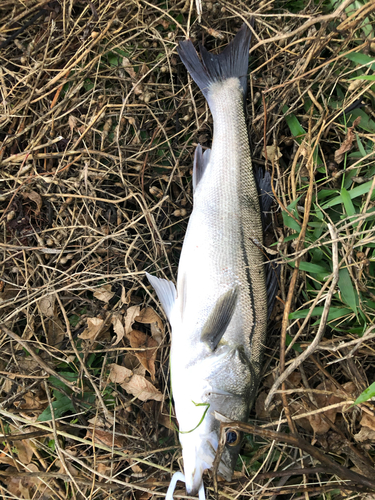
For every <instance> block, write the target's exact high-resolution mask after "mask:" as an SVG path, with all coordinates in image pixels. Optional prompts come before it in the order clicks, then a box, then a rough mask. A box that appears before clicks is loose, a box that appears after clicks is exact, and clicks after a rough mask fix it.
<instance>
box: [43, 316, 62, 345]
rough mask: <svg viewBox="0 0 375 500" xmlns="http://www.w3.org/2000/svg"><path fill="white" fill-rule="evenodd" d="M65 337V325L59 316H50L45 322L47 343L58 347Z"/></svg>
mask: <svg viewBox="0 0 375 500" xmlns="http://www.w3.org/2000/svg"><path fill="white" fill-rule="evenodd" d="M64 338H65V326H64V325H63V323H62V321H61V320H60V318H57V317H56V318H51V319H49V320H48V322H47V339H48V345H51V346H56V347H59V346H61V344H62V343H63V341H64Z"/></svg>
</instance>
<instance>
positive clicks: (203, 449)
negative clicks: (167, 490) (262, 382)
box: [178, 348, 254, 495]
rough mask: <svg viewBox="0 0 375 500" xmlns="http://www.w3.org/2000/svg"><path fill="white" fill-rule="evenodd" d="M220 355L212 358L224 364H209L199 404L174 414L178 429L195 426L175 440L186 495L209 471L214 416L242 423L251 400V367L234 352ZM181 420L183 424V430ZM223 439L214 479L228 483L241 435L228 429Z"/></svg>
mask: <svg viewBox="0 0 375 500" xmlns="http://www.w3.org/2000/svg"><path fill="white" fill-rule="evenodd" d="M221 351H223V352H220V351H219V352H218V353H216V354H217V355H218V358H224V359H221V361H225V362H224V363H222V362H221V363H219V362H217V363H213V366H214V369H213V370H212V372H211V374H210V376H209V377H207V378H206V382H207V384H206V385H205V386H204V387H202V391H203V393H202V394H201V396H200V398H199V401H200V404H195V403H194V405H193V404H191V405H190V407H186V410H185V412H184V416H183V417H181V418H180V415H181V412H178V414H179V423H180V429H187V428H188V427H187V425H188V423H187V422H188V419H189V421H190V424H191V422H197V423H198V425H197V426H196V427H195V428H193V429H191V430H190V431H188V432H181V433H180V436H179V437H180V442H181V445H182V454H183V459H184V475H185V482H186V490H187V492H188V494H189V495H196V494H197V493H198V491H199V488H200V486H201V484H202V480H203V479H202V476H203V472H204V471H205V470H206V469H212V467H213V463H214V460H215V457H216V452H217V449H218V445H219V441H220V433H221V431H220V420H218V418H217V414H220V415H221V416H223V418H224V420H225V421H226V420H228V421H234V420H235V421H246V420H247V418H248V413H249V406H250V404H251V403H252V399H253V394H252V391H251V387H253V386H254V380H253V379H252V377H253V372H252V369H251V366H250V365H249V363H248V362H247V360H244V358H243V356H242V355H241V354H239V353H238V352H236V351H237V350H235V349H228V348H224V349H222V350H221ZM215 361H217V360H215ZM215 364H216V366H215ZM251 382H253V383H251ZM197 400H198V398H197ZM193 415H194V416H193ZM192 416H193V418H192ZM182 420H185V422H184V423H185V425H184V426H183V427H182V426H181V423H182ZM225 439H226V442H225V447H224V450H223V453H222V455H221V459H220V463H219V466H218V475H219V476H221V477H223V478H224V479H225V480H226V481H230V480H231V479H232V475H233V470H234V467H235V465H236V462H237V458H238V454H239V452H240V449H241V445H242V433H241V432H239V431H237V430H236V429H232V428H229V429H228V430H227V431H226V435H225Z"/></svg>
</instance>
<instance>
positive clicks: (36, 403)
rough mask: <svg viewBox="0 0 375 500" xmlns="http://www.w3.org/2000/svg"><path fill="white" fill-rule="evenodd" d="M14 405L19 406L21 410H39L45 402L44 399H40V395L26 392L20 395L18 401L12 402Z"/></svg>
mask: <svg viewBox="0 0 375 500" xmlns="http://www.w3.org/2000/svg"><path fill="white" fill-rule="evenodd" d="M14 406H16V407H17V408H21V409H22V410H40V409H44V407H45V404H44V401H41V400H40V397H39V396H38V395H37V394H34V393H32V392H27V393H26V394H24V395H23V396H22V399H20V401H18V402H15V403H14Z"/></svg>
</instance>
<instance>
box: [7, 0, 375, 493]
mask: <svg viewBox="0 0 375 500" xmlns="http://www.w3.org/2000/svg"><path fill="white" fill-rule="evenodd" d="M1 9H2V27H1V29H0V52H1V56H2V65H1V68H0V88H1V92H2V100H1V103H0V108H1V111H0V141H1V142H0V168H1V182H0V221H1V224H2V233H1V234H2V236H1V239H0V250H1V277H0V280H1V281H0V325H1V335H2V338H1V340H2V359H1V360H0V377H1V382H2V383H1V386H0V387H1V394H0V398H1V400H0V403H1V408H0V414H1V417H2V434H3V440H2V445H1V450H0V451H1V454H0V462H2V463H3V464H4V467H7V468H6V469H5V470H4V473H5V475H1V476H0V483H1V488H2V490H3V491H4V492H5V493H4V494H7V495H9V496H12V495H13V496H17V497H18V498H39V499H41V498H56V499H57V498H59V499H62V498H68V497H69V498H70V497H74V498H85V497H87V498H88V497H90V498H93V499H94V498H98V499H99V498H107V497H108V494H110V495H111V496H112V498H116V499H117V498H122V497H123V495H124V493H125V494H128V493H130V492H133V493H134V495H135V496H136V497H137V499H138V500H148V499H149V498H151V496H153V495H158V494H164V493H165V491H166V488H167V485H168V482H169V479H170V472H171V471H174V470H178V468H179V463H178V460H179V458H180V451H179V445H178V436H177V434H176V431H175V425H174V416H173V407H170V402H171V398H172V395H171V394H170V389H169V386H170V380H169V361H168V359H169V326H168V324H167V322H166V320H165V317H164V315H163V313H162V312H160V311H161V309H160V305H159V303H158V301H157V299H156V297H155V295H154V294H153V291H152V290H151V288H150V287H149V285H148V283H147V282H146V280H145V279H144V277H143V272H144V271H147V272H151V273H153V274H157V275H158V276H159V277H167V278H169V279H172V280H174V278H175V276H176V271H177V264H178V259H179V253H180V250H181V245H182V241H183V237H184V234H185V231H186V224H187V220H188V216H189V214H190V213H191V209H192V188H191V168H192V158H193V154H194V149H195V146H196V144H197V142H201V143H202V145H203V147H210V144H211V140H212V119H211V117H210V115H209V114H208V113H207V108H206V104H205V102H204V99H203V98H202V96H201V95H200V93H199V92H197V89H196V87H195V86H194V85H192V84H191V82H189V79H188V78H187V75H186V73H185V72H184V70H183V69H182V66H181V64H180V63H179V60H178V57H177V54H176V45H177V43H178V42H179V41H180V40H182V39H184V38H185V37H186V35H188V36H190V37H191V38H192V40H193V41H194V42H198V41H202V39H203V38H204V44H205V45H206V46H207V47H208V49H209V50H218V49H219V47H222V46H224V45H226V43H227V42H228V41H229V40H230V39H231V37H232V36H233V34H234V33H236V32H237V31H238V29H239V27H240V25H241V23H242V19H247V20H248V19H249V14H250V13H253V14H254V15H255V18H256V19H255V21H256V24H255V30H256V37H254V41H253V45H252V49H251V54H250V55H251V68H252V75H251V79H250V83H249V97H251V99H249V100H248V102H247V110H248V114H249V116H251V117H252V118H251V124H250V126H249V134H250V143H251V148H252V155H253V160H254V164H255V165H257V166H261V167H264V168H266V169H268V170H269V171H270V172H271V173H272V174H273V176H274V179H275V181H276V183H275V195H276V202H275V204H274V207H273V208H272V214H271V216H270V218H269V222H268V223H267V224H268V230H267V233H266V235H265V246H266V248H265V253H266V255H267V256H268V257H269V258H271V259H276V260H277V261H278V262H284V263H285V261H287V260H288V261H294V262H296V261H298V259H300V260H301V266H300V269H301V270H300V271H299V273H298V278H297V280H296V284H295V288H294V293H293V298H292V304H291V306H292V308H291V313H292V316H291V317H290V320H289V329H288V335H289V338H290V341H291V342H295V343H294V344H293V345H292V346H291V347H290V348H289V347H287V348H286V349H285V350H284V351H283V350H281V351H280V345H279V338H280V331H281V329H282V319H283V313H284V310H285V308H286V306H288V291H289V289H290V288H293V287H292V284H293V279H292V277H293V273H294V271H293V269H291V268H290V267H289V266H288V265H286V264H284V265H283V267H282V270H281V275H280V289H279V291H278V299H277V306H276V307H275V310H274V312H273V315H272V322H271V325H270V329H269V339H268V346H269V350H268V355H267V357H266V360H265V364H264V374H265V376H264V378H263V382H262V385H261V387H260V391H259V395H258V399H257V404H256V408H255V409H254V411H253V412H252V415H251V419H252V420H254V419H256V420H257V421H258V423H259V424H261V425H263V426H270V427H272V428H277V426H281V427H283V428H284V430H285V429H286V428H287V426H288V423H287V422H286V421H284V420H282V419H283V417H284V414H283V411H285V406H284V402H283V398H284V396H285V397H286V398H287V402H288V404H289V408H290V411H291V413H292V418H293V419H294V421H295V423H296V426H297V431H298V433H300V434H302V435H304V437H305V438H306V439H308V440H309V441H310V442H313V443H314V444H315V446H316V447H317V449H320V450H322V451H324V452H325V453H327V454H332V452H334V454H335V456H336V457H339V459H340V461H341V462H342V463H347V464H348V466H351V465H352V464H354V465H355V466H356V467H357V468H358V467H360V466H358V465H357V462H355V457H358V456H360V457H362V459H363V460H364V461H365V463H366V464H367V467H372V468H374V462H375V457H374V443H375V431H374V418H375V410H374V402H373V398H374V396H375V394H374V390H373V389H372V385H371V384H372V383H373V381H374V377H375V371H374V370H375V368H374V365H375V354H374V353H375V349H374V347H375V346H374V337H373V336H371V334H369V335H368V334H367V333H366V332H368V330H369V329H371V325H372V323H373V321H374V314H373V310H374V309H375V300H374V298H375V289H374V286H373V282H372V277H373V275H374V256H373V245H374V234H373V229H372V227H373V226H372V224H373V223H372V222H371V221H372V217H373V215H372V211H373V209H374V206H373V203H374V196H373V189H374V187H373V186H372V178H373V176H374V175H375V170H374V168H373V164H372V162H373V153H374V147H373V144H374V142H373V132H374V129H373V124H374V116H373V110H372V105H371V103H372V101H373V97H374V96H373V92H374V88H373V86H374V83H373V80H371V79H367V80H366V78H365V77H370V76H372V75H371V74H370V70H371V71H372V69H373V68H372V66H371V61H372V60H373V55H374V44H373V42H372V40H373V39H374V38H375V37H374V30H373V25H374V8H373V5H372V3H371V2H370V3H365V2H362V1H359V2H352V3H350V2H342V3H340V4H335V3H334V2H328V3H326V4H319V5H318V4H311V5H310V4H309V5H308V6H302V7H301V5H297V2H296V3H295V4H293V3H292V2H289V3H287V4H283V5H282V6H280V5H279V4H276V3H275V2H273V3H272V2H271V3H267V2H255V1H252V2H248V3H246V5H245V4H244V3H241V2H235V3H231V4H229V3H227V2H220V3H211V2H202V9H203V17H202V19H204V21H202V22H203V24H199V22H198V20H197V12H196V8H195V3H194V2H193V1H190V2H185V1H183V2H177V1H174V0H173V1H171V2H168V5H161V4H160V5H159V4H155V3H154V2H147V1H143V0H142V1H141V3H138V4H137V3H133V4H131V3H129V2H123V1H121V0H114V1H112V2H110V3H109V4H108V3H107V4H104V3H103V4H95V3H88V4H87V5H86V4H85V3H79V2H78V3H74V5H73V6H72V7H71V8H70V7H69V9H65V8H62V4H60V3H58V2H49V3H43V4H38V3H37V2H31V3H30V2H29V3H27V4H25V3H21V4H20V3H15V2H12V1H10V2H5V3H3V5H2V7H1ZM301 9H304V10H301ZM335 9H336V10H335ZM340 9H341V10H340ZM35 16H37V17H35ZM29 21H30V22H29ZM363 65H365V66H363ZM361 68H362V69H361ZM364 73H366V74H364ZM353 79H355V80H353ZM353 82H354V83H355V85H353ZM355 103H357V104H359V105H360V106H361V107H360V108H357V109H356V108H355V107H354V108H353V109H351V110H350V111H345V110H348V109H349V108H350V106H352V105H355ZM362 103H364V104H362ZM343 112H344V115H342V113H343ZM359 117H360V120H359ZM314 148H315V149H314ZM264 151H266V154H267V157H265V155H264ZM311 158H313V160H314V166H313V167H314V168H313V172H312V175H310V174H311V171H310V165H311V163H309V162H310V159H311ZM344 159H345V163H343V162H344ZM343 165H345V168H344V167H343ZM310 179H314V180H313V182H314V186H313V187H314V191H315V192H316V193H317V194H316V197H315V198H314V199H312V202H311V205H310V208H311V207H312V210H310V213H309V215H306V214H307V213H308V211H309V206H307V205H306V202H305V200H306V196H307V194H306V193H307V189H308V186H309V182H310ZM305 218H306V224H305V222H304V220H305ZM327 220H330V221H331V222H332V223H333V224H334V225H335V226H336V228H337V231H338V239H339V252H340V260H341V262H340V276H345V290H341V289H340V290H336V291H335V294H334V297H333V306H332V310H333V312H337V314H334V315H331V316H330V317H329V322H328V325H327V331H326V333H325V337H323V338H322V340H321V342H320V343H319V345H318V347H317V349H316V351H315V352H314V354H313V355H311V356H310V357H309V358H308V359H307V360H305V361H304V362H303V363H302V365H301V366H299V367H298V369H296V370H295V372H294V373H293V376H291V377H289V378H288V379H287V381H286V385H285V387H284V388H283V387H281V388H279V391H281V392H278V393H277V394H276V398H275V400H274V401H273V403H272V405H271V407H270V408H269V409H266V408H265V406H264V401H265V398H266V396H267V394H268V392H269V389H270V386H271V385H272V384H273V383H274V379H275V376H274V374H275V373H276V372H277V370H278V369H279V366H280V365H279V362H278V360H279V359H280V358H282V357H283V356H284V357H286V360H287V362H293V360H294V358H296V357H297V356H298V354H300V353H301V352H303V350H304V349H306V348H307V347H308V345H309V343H311V342H312V340H313V339H314V335H315V333H316V324H315V322H316V321H318V322H319V319H320V316H319V315H321V314H322V310H323V309H324V304H323V302H322V300H323V301H324V299H325V295H324V293H325V292H324V290H323V292H322V296H321V297H320V298H319V299H318V302H319V303H318V304H315V305H316V306H317V307H316V308H315V309H314V315H313V316H312V317H310V318H307V315H308V311H310V312H312V309H313V307H312V306H311V304H312V301H314V300H315V298H316V296H317V294H319V293H321V289H320V287H321V286H322V283H324V282H325V281H324V280H326V279H327V275H328V274H329V273H330V271H331V267H330V266H331V261H332V259H331V254H330V244H331V243H330V241H329V239H328V237H327V236H326V233H327V231H326V230H325V227H326V226H325V224H326V221H327ZM304 224H305V225H304ZM304 231H306V235H307V237H306V241H305V244H304V245H305V246H304V247H303V246H301V245H299V244H298V243H297V238H298V236H299V234H301V232H302V233H303V232H304ZM271 245H272V246H271ZM266 250H267V251H268V250H269V251H270V253H267V252H266ZM272 252H273V253H272ZM319 266H320V267H319ZM319 269H324V270H326V275H325V276H321V275H319ZM327 271H329V272H327ZM341 281H342V283H341V285H343V283H344V281H343V280H341ZM340 301H341V302H340ZM345 301H346V302H345ZM310 306H311V307H310ZM314 307H315V306H314ZM319 308H320V309H319ZM301 310H303V314H300V313H301ZM348 311H349V312H348ZM158 312H159V314H160V315H159V314H158ZM293 315H294V316H293ZM338 315H340V316H339V317H338ZM305 321H306V324H304V326H303V328H302V330H301V332H300V333H299V337H298V338H295V337H294V336H295V335H296V334H297V333H298V331H299V330H300V329H301V325H302V322H305ZM3 326H5V327H6V328H7V329H8V330H9V331H12V332H14V333H16V334H17V335H18V338H20V339H22V342H23V343H22V345H21V344H20V342H19V341H17V340H14V338H12V337H10V336H9V335H8V334H7V333H6V330H5V329H3ZM366 328H367V330H366ZM361 335H363V337H361ZM25 342H26V344H25ZM27 347H28V348H29V350H28V349H27ZM31 349H32V350H33V352H34V354H35V355H36V357H35V356H30V351H31ZM38 360H39V361H38ZM41 362H43V363H46V365H47V367H49V371H48V373H47V372H46V371H45V370H44V369H43V366H42V365H41ZM51 372H52V373H51ZM59 375H60V376H62V377H64V379H65V380H68V381H69V383H71V384H73V385H74V387H77V388H79V391H80V392H79V393H75V392H73V390H72V388H71V387H69V386H68V385H66V384H67V382H66V383H64V382H63V381H61V379H59ZM46 391H47V392H46ZM283 394H284V396H283ZM48 396H49V398H50V400H51V401H50V400H49V398H48ZM355 401H357V404H354V402H355ZM41 417H43V418H41ZM280 421H281V422H282V423H280ZM42 426H47V429H48V434H46V429H45V428H44V427H43V428H42ZM43 429H44V430H43ZM28 433H36V437H28ZM38 433H40V434H38ZM59 433H62V434H59ZM20 434H21V435H22V434H25V436H24V439H20V440H19V441H16V440H15V441H13V442H12V441H11V440H10V436H12V435H17V436H18V435H20ZM33 436H34V434H33ZM250 442H251V443H250ZM271 443H273V444H272V447H271ZM295 452H296V450H295V449H294V448H293V447H288V446H285V445H284V444H283V443H282V442H277V441H274V442H272V441H267V438H264V437H259V436H252V437H251V436H247V437H246V444H245V446H244V448H243V450H242V452H241V460H242V462H241V465H239V466H238V468H237V470H236V472H235V477H234V481H233V482H232V483H231V484H230V485H228V484H226V483H224V482H219V494H222V495H223V497H224V496H226V497H228V495H229V496H230V497H232V496H234V495H238V494H241V495H244V496H246V497H248V498H258V497H262V495H263V496H264V497H265V498H266V497H268V496H271V497H272V496H274V495H275V488H276V487H277V488H278V491H279V492H280V495H282V494H284V496H285V495H286V496H287V497H288V498H291V497H292V496H293V495H304V496H305V497H307V496H308V495H310V494H311V496H312V495H321V497H323V496H324V495H326V494H327V495H328V494H330V495H331V498H340V495H346V496H347V495H349V494H350V493H349V491H353V490H354V492H355V493H354V494H355V495H357V497H361V496H363V498H366V497H365V495H367V493H365V492H362V491H361V489H360V487H359V486H360V485H359V486H358V485H353V484H351V483H350V481H345V482H343V481H341V479H343V478H340V479H338V478H337V476H335V475H333V474H331V473H330V472H329V471H325V472H322V471H319V469H318V468H317V469H316V473H314V467H316V466H317V463H316V461H315V459H313V458H311V459H310V458H309V456H308V455H306V454H303V455H304V456H303V458H302V456H301V457H300V456H298V454H296V453H295ZM93 456H94V457H95V460H93V459H92V457H93ZM353 457H354V458H353ZM358 463H359V462H358ZM318 465H319V464H318ZM301 467H303V468H305V469H306V467H310V468H312V471H313V472H312V473H311V474H310V475H309V474H307V473H306V474H305V475H302V474H301V473H299V476H297V473H298V470H301ZM287 471H292V472H293V471H294V475H291V476H289V477H287V476H285V474H286V472H287ZM37 472H38V473H39V474H40V475H39V476H34V475H30V474H31V473H37ZM253 472H256V473H257V480H256V482H254V481H253V482H251V481H250V479H251V474H252V473H253ZM359 472H360V473H362V474H364V475H366V474H367V475H368V469H366V467H365V466H364V465H362V469H361V470H360V471H359ZM145 473H146V474H147V476H145ZM17 474H18V475H17ZM20 474H24V475H23V476H21V475H20ZM262 474H264V475H263V476H262ZM267 474H268V476H267ZM270 474H271V475H270ZM280 474H284V476H283V478H286V479H285V482H283V483H282V484H281V483H280V482H279V480H280ZM59 475H61V477H58V476H59ZM370 476H371V474H370ZM297 477H298V479H297ZM211 480H212V478H210V477H209V476H207V477H205V482H206V483H207V485H210V484H211V482H210V481H211ZM246 485H247V486H246ZM249 485H250V486H249ZM93 486H95V487H94V488H93ZM207 491H208V496H209V497H210V495H211V493H210V491H211V490H209V489H208V490H207ZM182 494H183V492H182Z"/></svg>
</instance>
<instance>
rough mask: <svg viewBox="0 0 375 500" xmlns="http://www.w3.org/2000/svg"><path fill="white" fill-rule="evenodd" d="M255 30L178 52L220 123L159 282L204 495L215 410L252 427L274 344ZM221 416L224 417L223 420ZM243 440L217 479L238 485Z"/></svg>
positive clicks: (186, 443)
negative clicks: (171, 269)
mask: <svg viewBox="0 0 375 500" xmlns="http://www.w3.org/2000/svg"><path fill="white" fill-rule="evenodd" d="M250 41H251V30H250V29H249V27H248V26H247V25H246V24H243V26H242V27H241V28H240V30H239V31H238V33H237V35H236V36H235V38H234V39H233V41H232V42H231V43H230V44H228V45H227V46H226V48H225V49H224V50H223V51H222V52H221V53H219V54H217V55H215V54H212V53H210V52H208V51H207V50H206V49H205V48H204V47H200V56H201V58H199V56H198V53H197V52H196V50H195V48H194V45H193V43H192V42H191V40H186V41H183V42H181V43H180V45H179V48H178V53H179V56H180V59H181V61H182V62H183V64H184V65H185V67H186V69H187V70H188V72H189V74H190V76H191V77H192V79H193V80H194V81H195V83H196V84H197V85H198V87H199V88H200V90H201V92H202V93H203V95H204V96H205V98H206V101H207V103H208V106H209V108H210V111H211V114H212V117H213V129H214V133H213V142H212V147H211V149H205V150H203V148H202V146H201V145H198V146H197V148H196V150H195V155H194V165H193V175H192V183H193V210H192V213H191V215H190V219H189V222H188V227H187V231H186V235H185V238H184V242H183V246H182V250H181V256H180V261H179V265H178V278H177V287H175V285H174V283H172V282H171V281H169V280H166V279H163V278H158V277H155V276H152V275H150V274H148V273H146V274H147V278H148V280H149V282H150V284H151V285H152V286H153V288H154V290H155V291H156V294H157V296H158V298H159V300H160V302H161V305H162V307H163V309H164V312H165V314H166V316H167V317H168V320H169V322H170V325H171V352H170V370H171V385H172V394H173V398H174V405H175V412H176V417H177V420H178V424H179V439H180V443H181V446H182V455H183V464H184V465H183V468H184V474H182V473H181V472H177V473H175V476H174V478H173V479H172V481H171V485H170V488H169V490H168V494H167V499H169V500H171V499H172V498H173V496H172V495H173V489H174V487H175V484H176V481H177V480H179V479H182V480H184V481H185V483H186V490H187V493H188V494H189V495H197V494H199V497H200V498H201V499H204V498H205V493H204V485H203V472H204V471H205V470H206V469H211V468H212V467H213V462H214V459H215V455H216V451H217V448H218V444H219V439H220V421H219V420H218V419H217V418H216V416H215V412H217V413H218V414H220V415H222V416H223V417H224V418H226V419H228V420H230V421H232V420H236V421H242V422H246V421H247V419H248V416H249V412H250V409H251V406H252V405H253V403H254V399H255V396H256V392H257V388H258V383H259V377H260V372H261V368H262V355H263V351H264V347H265V340H266V330H267V316H268V307H267V302H268V295H267V287H266V275H265V265H264V257H263V251H262V245H263V227H262V213H261V207H260V203H259V193H258V187H257V182H256V179H255V176H254V171H253V167H252V162H251V156H250V147H249V139H248V133H247V127H246V121H245V114H244V102H245V96H246V90H247V71H248V59H249V48H250ZM216 415H217V414H216ZM241 444H242V436H241V434H240V433H239V432H237V431H236V430H232V429H229V431H228V432H227V434H226V444H225V449H224V452H223V454H222V456H221V460H220V463H219V466H218V474H219V475H220V476H222V477H223V478H224V479H225V480H227V481H230V480H231V479H232V475H233V470H234V467H235V464H236V461H237V458H238V454H239V452H240V449H241Z"/></svg>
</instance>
